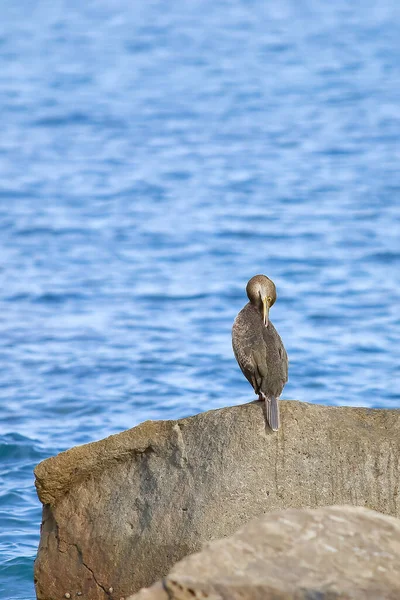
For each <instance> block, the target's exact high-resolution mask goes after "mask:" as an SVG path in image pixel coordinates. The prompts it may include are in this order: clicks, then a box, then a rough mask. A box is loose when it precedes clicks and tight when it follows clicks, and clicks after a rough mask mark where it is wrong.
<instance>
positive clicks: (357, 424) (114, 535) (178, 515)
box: [35, 401, 400, 600]
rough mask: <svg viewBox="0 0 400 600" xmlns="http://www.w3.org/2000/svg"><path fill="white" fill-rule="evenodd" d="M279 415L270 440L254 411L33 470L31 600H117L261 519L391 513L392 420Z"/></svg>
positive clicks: (356, 412)
mask: <svg viewBox="0 0 400 600" xmlns="http://www.w3.org/2000/svg"><path fill="white" fill-rule="evenodd" d="M281 413H282V427H281V429H280V430H279V431H278V432H277V433H272V432H271V431H270V430H269V429H267V430H266V429H265V425H264V417H263V410H262V405H261V403H258V402H257V403H251V404H245V405H243V406H236V407H232V408H225V409H221V410H216V411H210V412H206V413H203V414H199V415H196V416H194V417H190V418H187V419H182V420H179V421H159V422H151V421H148V422H146V423H143V424H141V425H139V426H138V427H135V428H134V429H131V430H129V431H125V432H123V433H121V434H119V435H114V436H111V437H109V438H107V439H105V440H102V441H100V442H96V443H93V444H88V445H85V446H80V447H76V448H73V449H71V450H69V451H68V452H64V453H62V454H60V455H58V456H56V457H53V458H50V459H48V460H45V461H44V462H42V463H41V464H40V465H39V466H38V467H37V468H36V470H35V474H36V486H37V491H38V494H39V497H40V499H41V501H42V502H43V504H44V508H43V524H42V533H41V540H40V546H39V551H38V556H37V559H36V563H35V579H36V590H37V595H38V598H39V599H40V600H59V599H60V598H62V597H63V596H64V594H70V595H71V598H73V597H75V594H76V593H77V592H81V593H82V598H83V599H85V600H87V599H89V600H105V599H106V598H108V599H109V598H113V599H117V600H119V598H121V597H126V596H127V595H128V594H129V593H132V592H134V591H137V590H138V589H139V588H141V587H145V586H149V585H150V584H151V583H153V582H154V581H156V580H157V579H160V578H161V577H163V576H165V575H166V573H168V570H169V569H170V568H171V566H172V565H173V564H175V563H176V562H177V561H178V560H180V559H182V558H183V557H184V556H186V555H188V554H190V553H192V552H195V551H197V550H199V549H200V548H201V546H202V544H203V542H206V541H208V540H212V539H217V538H221V537H224V536H227V535H231V534H232V533H233V532H234V531H236V530H237V529H238V528H239V527H240V526H241V525H242V524H244V523H246V522H247V521H249V520H250V519H251V518H252V517H255V516H259V515H262V514H263V513H266V512H269V511H274V510H280V509H283V508H287V507H316V506H322V505H325V506H326V505H331V504H352V505H362V506H368V507H369V508H372V509H375V510H378V511H380V512H382V513H387V514H390V515H395V516H399V515H400V495H399V487H400V473H399V468H400V467H399V458H400V411H395V410H367V409H362V408H335V407H327V406H318V405H311V404H305V403H300V402H289V401H286V402H285V401H283V402H281ZM110 589H111V590H112V591H111V592H110V591H109V590H110Z"/></svg>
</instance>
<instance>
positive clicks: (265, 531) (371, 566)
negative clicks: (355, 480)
mask: <svg viewBox="0 0 400 600" xmlns="http://www.w3.org/2000/svg"><path fill="white" fill-rule="evenodd" d="M196 598H197V599H198V600H200V599H202V600H203V599H204V598H209V599H212V600H224V599H228V598H229V600H339V598H343V599H346V600H348V599H350V598H351V600H399V598H400V520H398V519H394V518H393V517H387V516H384V515H381V514H379V513H376V512H374V511H372V510H367V509H365V508H353V507H349V506H333V507H328V508H318V509H316V510H310V509H300V510H295V509H290V510H284V511H281V512H277V513H270V514H269V515H267V516H263V517H261V518H259V519H256V520H254V521H252V522H251V523H249V524H247V525H245V526H244V527H243V528H242V529H241V530H240V531H238V532H237V533H235V534H234V535H233V536H232V537H230V538H227V539H224V540H218V541H217V542H211V543H210V544H209V546H208V547H206V548H205V549H204V550H203V551H202V552H200V553H199V554H193V555H192V556H189V557H188V558H184V559H183V560H182V561H181V562H180V563H178V564H177V565H175V567H174V568H173V569H172V571H171V572H170V573H169V575H168V576H167V577H166V578H165V579H164V580H163V582H162V584H161V583H160V584H156V585H154V586H153V587H151V588H149V589H148V590H142V591H141V592H139V593H138V594H136V595H135V596H131V597H130V598H128V599H127V600H195V599H196Z"/></svg>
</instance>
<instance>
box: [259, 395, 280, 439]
mask: <svg viewBox="0 0 400 600" xmlns="http://www.w3.org/2000/svg"><path fill="white" fill-rule="evenodd" d="M261 396H262V398H263V400H265V410H266V417H267V421H268V425H269V426H270V427H271V429H272V431H277V430H278V429H279V425H280V418H279V406H278V399H277V398H275V397H274V396H265V395H264V394H261Z"/></svg>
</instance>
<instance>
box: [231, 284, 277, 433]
mask: <svg viewBox="0 0 400 600" xmlns="http://www.w3.org/2000/svg"><path fill="white" fill-rule="evenodd" d="M246 293H247V296H248V299H249V302H248V303H247V304H246V305H245V306H244V307H243V308H242V310H241V311H240V312H239V314H238V315H237V317H236V319H235V321H234V323H233V327H232V346H233V352H234V355H235V358H236V360H237V362H238V363H239V367H240V368H241V370H242V372H243V374H244V376H245V377H246V379H247V380H248V381H249V382H250V383H251V385H252V386H253V388H254V392H255V393H256V394H257V395H258V397H259V400H261V401H262V400H264V402H265V408H266V419H267V422H268V424H269V426H270V428H271V429H272V430H273V431H277V430H278V429H279V426H280V417H279V405H278V398H279V396H280V395H281V393H282V390H283V388H284V386H285V383H286V382H287V380H288V356H287V353H286V350H285V346H284V345H283V342H282V340H281V338H280V335H279V333H278V332H277V331H276V329H275V327H274V326H273V324H272V322H271V321H270V319H269V310H270V308H271V306H273V305H274V304H275V301H276V287H275V284H274V282H273V281H272V280H271V279H269V278H268V277H266V275H255V276H254V277H252V278H251V279H250V280H249V281H248V283H247V286H246Z"/></svg>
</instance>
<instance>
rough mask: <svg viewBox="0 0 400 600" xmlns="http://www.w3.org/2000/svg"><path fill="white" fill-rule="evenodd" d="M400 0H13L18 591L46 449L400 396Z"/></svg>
mask: <svg viewBox="0 0 400 600" xmlns="http://www.w3.org/2000/svg"><path fill="white" fill-rule="evenodd" d="M399 27H400V5H399V3H398V2H397V1H396V0H390V1H386V0H383V1H382V2H379V3H376V2H370V1H368V0H367V1H366V2H364V3H362V4H360V5H358V4H356V3H349V2H347V1H344V0H337V1H336V2H334V3H327V2H323V1H322V0H320V1H312V0H310V1H303V0H296V1H293V2H289V1H287V0H283V1H282V2H275V3H257V2H253V1H250V0H234V1H233V2H228V1H222V0H212V1H211V0H201V1H200V0H191V1H190V2H187V3H184V2H175V1H172V2H168V3H165V2H154V1H149V0H146V1H145V0H143V1H139V2H129V1H128V0H115V1H114V2H108V1H107V2H106V1H102V0H98V1H96V2H91V1H89V2H86V3H85V2H77V1H74V0H72V1H70V2H68V3H67V2H61V1H58V0H53V1H52V2H51V3H50V2H44V1H38V2H28V1H23V0H21V1H20V2H12V3H11V2H10V3H3V4H2V6H1V7H0V114H1V133H0V253H1V254H0V257H1V261H0V358H1V360H0V395H1V412H0V454H1V461H0V470H1V472H0V598H2V599H4V600H17V599H18V600H32V599H33V598H34V588H33V581H32V579H33V561H34V557H35V554H36V549H37V545H38V541H39V527H40V520H41V507H40V503H39V501H38V499H37V497H36V494H35V489H34V485H33V482H34V478H33V468H34V466H35V465H36V464H37V463H38V462H40V461H41V460H42V459H44V458H46V457H48V456H51V455H54V454H55V453H57V452H59V451H61V450H64V449H66V448H69V447H71V446H74V445H76V444H82V443H86V442H90V441H93V440H97V439H100V438H103V437H105V436H107V435H110V434H113V433H116V432H119V431H121V430H123V429H126V428H129V427H133V426H134V425H136V424H137V423H139V422H141V421H143V420H146V419H172V418H177V417H184V416H186V415H192V414H195V413H197V412H199V411H204V410H208V409H211V408H218V407H223V406H227V405H232V404H240V403H244V402H248V401H251V400H253V399H255V396H254V395H253V391H252V389H251V387H250V386H249V384H248V383H247V381H246V380H245V379H244V377H243V375H242V373H241V372H240V370H239V368H238V366H237V364H236V362H235V359H234V357H233V354H232V349H231V339H230V335H231V325H232V322H233V319H234V317H235V315H236V314H237V312H238V311H239V310H240V309H241V308H242V306H243V305H244V304H245V302H246V295H245V285H246V282H247V280H248V279H249V278H250V277H251V276H252V275H254V274H256V273H265V274H267V275H268V276H269V277H271V278H272V279H273V280H274V281H275V283H276V285H277V289H278V301H277V303H276V305H275V306H274V307H273V309H272V311H271V319H272V321H273V322H274V324H275V326H276V327H277V329H278V331H279V332H280V334H281V336H282V338H283V340H284V343H285V346H286V348H287V351H288V354H289V358H290V373H289V375H290V379H289V382H288V384H287V386H286V388H285V390H284V393H283V398H289V399H298V400H304V401H308V402H318V403H322V404H330V405H347V406H367V407H382V408H384V407H385V408H399V407H400V392H399V379H400V377H399V365H400V334H399V331H400V319H399V308H400V269H399V267H400V239H399V235H400V233H399V232H400V208H399V205H400V203H399V197H400V168H399V165H400V44H399Z"/></svg>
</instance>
